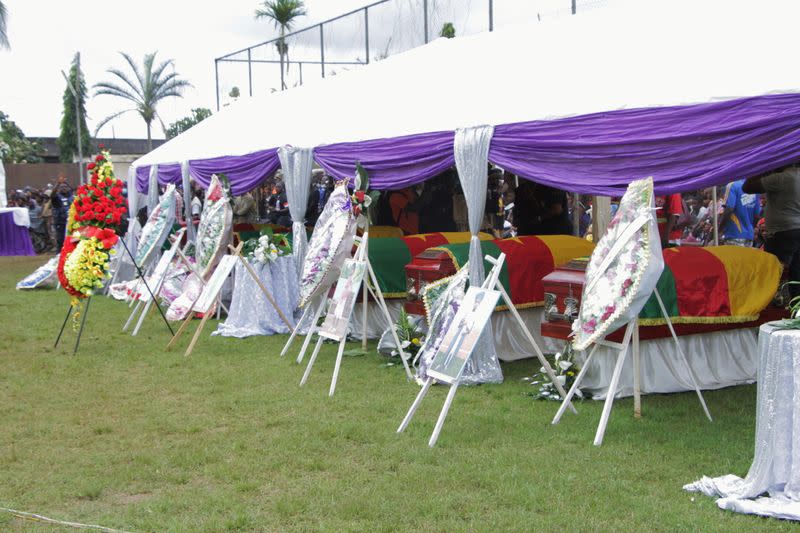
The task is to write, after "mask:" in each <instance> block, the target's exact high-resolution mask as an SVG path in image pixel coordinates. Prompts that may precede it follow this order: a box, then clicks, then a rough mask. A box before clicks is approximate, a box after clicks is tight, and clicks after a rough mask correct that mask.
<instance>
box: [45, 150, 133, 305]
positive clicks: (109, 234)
mask: <svg viewBox="0 0 800 533" xmlns="http://www.w3.org/2000/svg"><path fill="white" fill-rule="evenodd" d="M101 149H102V146H101ZM87 169H88V170H89V171H90V175H89V183H86V184H84V185H81V186H80V187H78V189H77V190H76V191H75V197H74V200H73V202H72V206H71V207H70V213H69V220H68V222H67V238H66V239H65V240H64V246H63V247H62V249H61V254H60V256H59V261H58V270H57V273H58V280H59V282H60V283H61V285H62V287H64V289H65V290H66V291H67V293H69V294H70V296H72V304H73V305H78V302H79V301H80V300H81V299H83V298H86V297H87V296H90V295H91V294H92V292H93V291H94V290H95V289H96V288H97V287H102V280H103V278H104V277H105V276H106V275H107V272H108V266H109V262H110V255H111V254H113V253H114V252H113V250H112V248H113V247H114V245H115V244H116V243H117V241H118V240H119V237H118V236H117V232H118V231H120V230H122V229H123V219H124V217H125V214H126V213H127V206H126V203H127V202H126V199H125V197H124V196H123V195H122V191H123V183H122V181H120V180H118V179H117V178H115V177H114V167H113V165H112V164H111V162H110V161H109V159H108V152H106V151H103V152H101V153H100V154H99V155H97V157H95V162H94V163H89V165H87ZM72 254H79V255H77V256H75V257H71V256H72Z"/></svg>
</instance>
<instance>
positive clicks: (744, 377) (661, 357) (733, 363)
mask: <svg viewBox="0 0 800 533" xmlns="http://www.w3.org/2000/svg"><path fill="white" fill-rule="evenodd" d="M403 302H404V300H399V299H392V300H387V302H386V303H387V305H388V307H389V313H390V314H391V315H392V318H393V319H394V320H397V317H398V315H399V314H400V308H401V305H402V303H403ZM519 314H520V316H521V317H522V320H523V321H524V322H525V324H526V325H527V326H528V329H529V330H530V332H531V333H532V334H533V338H534V339H536V342H537V343H538V344H539V347H540V348H541V349H542V351H543V352H545V353H555V352H557V351H560V350H561V349H563V348H564V341H560V340H557V339H552V338H550V337H542V336H541V333H540V332H541V322H542V317H543V314H544V313H543V311H542V308H541V307H535V308H530V309H521V310H520V312H519ZM361 316H362V311H361V303H357V304H356V307H355V310H354V311H353V322H352V325H351V330H350V334H351V335H352V336H353V337H355V338H357V339H360V338H361ZM492 328H493V331H494V345H495V350H496V351H497V357H498V358H499V359H500V360H501V361H516V360H519V359H529V358H532V357H536V354H535V353H534V351H533V348H532V347H531V346H530V344H529V343H528V341H527V340H526V339H525V337H524V336H523V335H522V333H521V332H520V330H519V326H518V325H517V322H516V320H514V319H513V317H512V316H511V313H509V312H508V311H500V312H496V313H494V314H493V315H492ZM384 331H386V320H385V319H384V318H383V314H382V313H380V312H379V311H378V306H377V305H376V304H375V303H374V302H370V303H369V304H368V307H367V338H369V339H377V338H379V337H380V336H381V335H382V334H383V332H384ZM757 331H758V330H757V329H756V328H748V329H733V330H727V331H717V332H714V333H703V334H699V335H686V336H683V337H679V338H678V339H679V342H680V343H681V346H682V348H683V351H684V353H685V354H686V357H687V359H688V360H689V364H690V365H691V367H692V369H693V370H694V372H695V375H696V376H697V378H698V380H699V383H700V388H702V389H703V390H710V389H720V388H723V387H730V386H733V385H740V384H744V383H752V382H753V381H755V379H756V370H757V367H758V355H757V350H756V344H757V338H758V335H757ZM616 357H617V352H615V351H614V350H613V349H611V348H605V347H600V348H598V350H597V353H596V354H595V356H594V359H593V360H592V364H591V367H590V368H589V370H588V371H587V374H586V377H585V378H584V381H583V387H582V388H583V389H584V390H587V392H589V393H591V394H592V397H593V398H594V399H596V400H602V399H604V398H605V396H606V391H607V390H608V383H609V380H610V379H611V374H612V372H613V370H614V364H615V362H616ZM641 361H642V384H641V387H642V392H643V393H644V394H659V393H669V392H684V391H693V390H694V388H693V387H692V384H691V381H689V376H688V374H687V372H686V368H685V367H684V366H683V363H681V362H680V361H679V360H678V357H677V353H676V350H675V344H674V341H673V340H672V337H669V338H664V339H653V340H644V341H642V342H641ZM631 365H632V362H631V358H630V357H628V358H627V359H626V361H625V365H624V366H623V370H622V375H621V376H620V382H619V388H618V392H617V397H618V398H619V397H624V396H631V395H633V369H632V367H631ZM531 366H532V368H533V367H534V366H535V368H537V369H538V368H539V366H538V361H537V362H531Z"/></svg>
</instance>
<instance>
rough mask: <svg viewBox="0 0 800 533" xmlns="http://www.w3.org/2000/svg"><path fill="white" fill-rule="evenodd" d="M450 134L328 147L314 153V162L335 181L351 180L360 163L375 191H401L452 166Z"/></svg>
mask: <svg viewBox="0 0 800 533" xmlns="http://www.w3.org/2000/svg"><path fill="white" fill-rule="evenodd" d="M454 136H455V134H454V133H453V132H452V131H444V132H435V133H424V134H420V135H409V136H405V137H395V138H392V139H376V140H372V141H361V142H355V143H341V144H331V145H327V146H320V147H318V148H316V149H315V150H314V160H315V161H316V162H317V163H318V164H319V166H321V167H322V168H323V169H325V171H326V172H327V173H328V174H330V175H331V176H333V177H334V178H337V179H344V178H352V177H353V175H354V174H355V170H356V161H359V162H360V163H361V164H362V165H363V166H364V168H365V169H366V170H367V171H368V172H369V184H370V187H371V188H374V189H402V188H404V187H408V186H409V185H414V184H415V183H419V182H421V181H425V180H426V179H429V178H432V177H433V176H436V175H437V174H440V173H442V172H444V171H445V170H447V169H448V168H450V167H452V166H454V165H455V158H454V156H453V138H454Z"/></svg>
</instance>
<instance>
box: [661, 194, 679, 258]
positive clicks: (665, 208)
mask: <svg viewBox="0 0 800 533" xmlns="http://www.w3.org/2000/svg"><path fill="white" fill-rule="evenodd" d="M655 203H656V209H657V211H656V221H657V222H658V234H659V236H660V237H661V247H662V248H667V247H669V246H670V245H679V244H680V241H681V237H682V236H683V229H681V228H679V227H678V219H679V218H680V217H681V215H682V214H683V199H681V195H680V194H678V193H675V194H670V195H668V196H656V197H655Z"/></svg>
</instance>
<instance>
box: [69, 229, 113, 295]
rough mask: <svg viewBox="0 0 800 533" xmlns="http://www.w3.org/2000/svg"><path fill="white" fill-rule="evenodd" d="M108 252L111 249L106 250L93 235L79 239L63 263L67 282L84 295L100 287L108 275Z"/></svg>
mask: <svg viewBox="0 0 800 533" xmlns="http://www.w3.org/2000/svg"><path fill="white" fill-rule="evenodd" d="M110 253H113V250H106V249H105V247H104V246H103V244H102V242H100V241H99V240H98V239H96V238H94V237H92V238H89V239H81V241H80V242H79V243H78V246H77V247H76V248H75V251H74V252H73V253H71V254H70V255H69V257H67V260H66V262H65V263H64V274H65V275H66V277H67V280H68V281H69V284H70V285H71V286H72V287H73V288H74V289H75V290H77V291H78V292H80V293H81V294H84V295H86V296H91V295H92V293H93V291H94V290H95V289H99V288H102V287H103V278H105V277H106V276H107V275H108V266H109V254H110Z"/></svg>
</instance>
